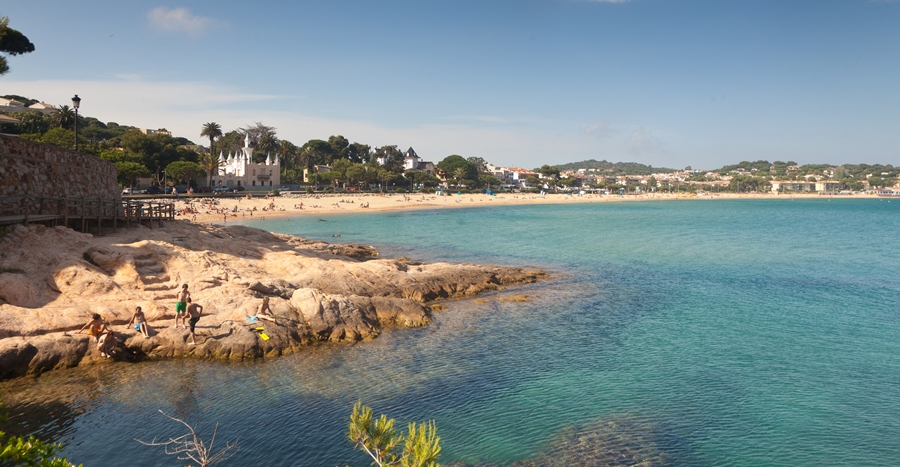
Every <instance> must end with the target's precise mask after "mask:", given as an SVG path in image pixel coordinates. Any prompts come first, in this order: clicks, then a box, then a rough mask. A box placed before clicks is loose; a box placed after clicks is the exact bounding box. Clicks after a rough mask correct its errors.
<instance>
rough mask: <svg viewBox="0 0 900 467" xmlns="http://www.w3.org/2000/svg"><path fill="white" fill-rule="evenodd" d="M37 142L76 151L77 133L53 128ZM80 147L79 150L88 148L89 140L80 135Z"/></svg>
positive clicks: (38, 138)
mask: <svg viewBox="0 0 900 467" xmlns="http://www.w3.org/2000/svg"><path fill="white" fill-rule="evenodd" d="M24 136H25V135H20V137H24ZM35 140H36V141H40V142H42V143H47V144H52V145H54V146H59V147H61V148H66V149H74V148H75V132H73V131H70V130H65V129H62V128H53V129H51V130H50V131H48V132H46V133H44V134H43V135H40V136H39V137H37V138H36V139H35ZM78 146H79V149H81V148H82V147H86V146H87V140H85V139H84V137H82V136H81V135H78Z"/></svg>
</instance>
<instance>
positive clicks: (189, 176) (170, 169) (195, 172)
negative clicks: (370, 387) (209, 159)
mask: <svg viewBox="0 0 900 467" xmlns="http://www.w3.org/2000/svg"><path fill="white" fill-rule="evenodd" d="M166 173H167V174H169V176H170V177H172V178H174V179H175V180H179V181H184V183H185V184H186V185H190V184H191V180H193V179H195V178H197V177H199V176H203V175H205V174H206V173H205V172H204V171H203V167H200V165H199V164H197V163H195V162H189V161H175V162H172V163H170V164H169V165H167V166H166Z"/></svg>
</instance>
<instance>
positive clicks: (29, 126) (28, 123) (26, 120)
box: [16, 109, 50, 133]
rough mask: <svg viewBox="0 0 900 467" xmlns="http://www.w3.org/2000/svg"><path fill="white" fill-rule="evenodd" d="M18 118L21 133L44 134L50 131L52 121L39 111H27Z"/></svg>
mask: <svg viewBox="0 0 900 467" xmlns="http://www.w3.org/2000/svg"><path fill="white" fill-rule="evenodd" d="M16 118H18V119H19V124H18V125H19V128H18V132H19V133H44V132H46V131H47V130H49V129H50V119H49V118H47V116H46V115H44V113H43V112H41V111H39V110H34V109H29V110H26V111H24V112H22V113H20V114H18V115H16Z"/></svg>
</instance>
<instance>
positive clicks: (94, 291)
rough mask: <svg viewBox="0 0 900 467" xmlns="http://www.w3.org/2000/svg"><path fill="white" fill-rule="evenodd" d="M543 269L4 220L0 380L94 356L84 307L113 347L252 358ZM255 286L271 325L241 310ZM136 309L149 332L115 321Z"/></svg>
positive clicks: (419, 313) (345, 333) (172, 226)
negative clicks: (179, 298)
mask: <svg viewBox="0 0 900 467" xmlns="http://www.w3.org/2000/svg"><path fill="white" fill-rule="evenodd" d="M544 276H545V274H544V273H543V272H542V271H539V270H529V269H518V268H498V267H489V266H478V265H470V264H449V263H434V264H422V263H411V262H408V261H400V260H394V259H384V258H378V256H377V252H376V251H374V250H373V249H372V248H369V247H360V246H357V245H340V244H328V243H325V242H320V241H311V240H306V239H302V238H298V237H294V236H290V235H281V234H273V233H270V232H266V231H263V230H259V229H254V228H251V227H245V226H230V227H220V226H206V225H197V224H191V223H189V222H186V221H174V222H170V223H169V224H168V225H167V226H166V227H165V228H163V229H148V228H145V227H134V228H130V229H123V230H120V231H119V232H118V233H116V234H113V235H105V236H102V237H94V236H92V235H90V234H83V233H78V232H75V231H73V230H71V229H67V228H63V227H54V228H48V227H44V226H42V225H30V226H23V225H17V226H12V227H9V228H7V229H6V231H5V234H4V236H3V237H2V238H0V379H2V378H10V377H15V376H20V375H24V374H28V373H39V372H42V371H46V370H50V369H54V368H61V367H67V366H74V365H79V364H83V363H87V362H91V361H94V360H97V359H100V354H99V351H98V350H97V348H96V345H95V344H94V340H93V338H91V337H89V336H87V335H86V334H79V333H77V331H78V330H79V329H81V327H82V326H83V325H84V324H85V323H87V322H88V321H89V320H90V317H91V315H92V314H93V313H99V314H100V315H101V316H102V317H103V319H104V320H105V321H107V322H108V323H109V324H110V325H111V326H112V328H113V329H114V330H115V331H116V332H117V333H119V340H120V341H121V344H120V348H119V352H118V354H117V356H116V358H128V359H146V358H166V357H181V356H194V357H204V358H239V359H245V358H259V357H265V356H272V355H281V354H283V353H285V352H293V351H297V350H299V349H301V348H302V347H303V346H306V345H309V344H311V343H314V342H319V341H329V342H355V341H359V340H364V339H371V338H375V337H377V336H378V334H379V333H380V332H381V330H382V329H383V328H384V327H385V326H422V325H425V324H427V323H428V322H430V321H431V312H430V310H429V308H428V307H427V306H426V304H427V303H428V302H430V301H433V300H438V299H448V298H455V297H463V296H470V295H475V294H479V293H483V292H487V291H493V290H497V289H499V288H501V287H503V286H506V285H510V284H522V283H529V282H534V281H536V280H539V279H540V278H542V277H544ZM182 284H188V286H189V289H190V291H191V297H192V298H193V301H194V303H197V304H199V305H201V306H202V307H203V312H204V313H203V317H202V318H201V320H200V322H199V324H198V326H197V332H198V336H197V345H189V344H188V342H189V338H188V337H189V333H188V331H187V330H186V329H184V328H181V327H179V328H176V327H175V326H174V318H175V296H176V295H175V294H176V293H177V291H178V290H179V289H180V288H181V285H182ZM263 297H269V298H270V306H271V309H272V311H273V313H274V315H275V316H276V317H277V320H278V324H277V325H276V324H273V323H271V322H268V321H255V322H251V321H250V320H248V317H249V316H253V315H255V314H256V309H257V307H258V306H259V304H260V303H261V301H262V298H263ZM136 306H141V307H142V309H143V310H144V313H145V314H146V316H147V318H148V319H149V321H150V326H151V328H153V330H154V332H153V333H152V334H151V336H150V337H149V338H145V337H143V336H142V335H141V334H140V333H138V332H137V331H135V330H134V329H133V328H130V327H128V326H126V323H127V322H128V321H129V320H130V319H131V315H132V313H133V311H134V308H135V307H136ZM257 328H262V330H259V329H257Z"/></svg>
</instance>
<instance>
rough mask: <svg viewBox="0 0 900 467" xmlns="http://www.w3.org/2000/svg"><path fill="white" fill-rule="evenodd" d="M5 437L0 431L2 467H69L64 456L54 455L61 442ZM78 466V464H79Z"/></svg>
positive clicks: (2, 416) (1, 417)
mask: <svg viewBox="0 0 900 467" xmlns="http://www.w3.org/2000/svg"><path fill="white" fill-rule="evenodd" d="M5 420H6V413H5V412H4V410H3V403H2V402H0V422H3V421H5ZM4 438H6V433H4V432H2V431H0V465H2V466H4V467H7V466H9V467H19V466H21V467H71V466H72V465H73V464H70V463H69V461H67V460H66V458H65V457H63V458H58V457H54V456H55V455H56V452H57V451H59V450H60V449H62V445H61V444H51V443H45V442H43V441H41V440H39V439H37V438H35V437H34V436H30V437H29V438H28V439H25V438H23V437H21V436H12V437H10V438H9V439H4ZM79 467H80V465H79Z"/></svg>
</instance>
